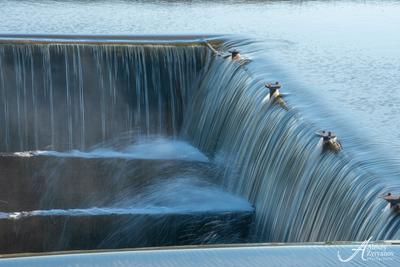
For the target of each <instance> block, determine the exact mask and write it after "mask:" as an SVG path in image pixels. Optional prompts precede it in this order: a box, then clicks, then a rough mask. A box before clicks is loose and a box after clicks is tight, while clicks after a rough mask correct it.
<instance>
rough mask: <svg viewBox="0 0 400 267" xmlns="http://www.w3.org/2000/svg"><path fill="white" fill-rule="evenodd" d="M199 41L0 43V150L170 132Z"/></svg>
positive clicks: (202, 53) (198, 55)
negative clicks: (174, 43)
mask: <svg viewBox="0 0 400 267" xmlns="http://www.w3.org/2000/svg"><path fill="white" fill-rule="evenodd" d="M206 53H207V50H206V49H204V47H202V46H181V47H175V46H171V45H169V46H168V45H151V46H144V45H141V46H135V45H118V46H117V45H89V44H86V45H76V44H2V45H0V94H1V100H0V105H1V108H0V125H2V126H1V129H0V139H1V140H2V142H0V151H6V152H10V151H26V150H38V149H48V150H71V149H81V150H84V149H87V148H88V147H90V146H92V145H94V144H97V143H99V142H102V141H105V140H109V139H112V138H114V137H116V133H132V134H134V135H150V134H162V135H167V136H177V135H178V132H179V127H180V125H181V121H182V114H183V113H184V112H183V109H184V108H185V107H184V105H185V103H187V99H186V98H187V97H188V96H187V93H188V90H189V89H190V87H191V84H192V83H193V82H194V80H195V79H196V77H197V76H198V72H199V71H200V69H201V67H202V66H203V65H204V60H205V59H206V58H207V57H206Z"/></svg>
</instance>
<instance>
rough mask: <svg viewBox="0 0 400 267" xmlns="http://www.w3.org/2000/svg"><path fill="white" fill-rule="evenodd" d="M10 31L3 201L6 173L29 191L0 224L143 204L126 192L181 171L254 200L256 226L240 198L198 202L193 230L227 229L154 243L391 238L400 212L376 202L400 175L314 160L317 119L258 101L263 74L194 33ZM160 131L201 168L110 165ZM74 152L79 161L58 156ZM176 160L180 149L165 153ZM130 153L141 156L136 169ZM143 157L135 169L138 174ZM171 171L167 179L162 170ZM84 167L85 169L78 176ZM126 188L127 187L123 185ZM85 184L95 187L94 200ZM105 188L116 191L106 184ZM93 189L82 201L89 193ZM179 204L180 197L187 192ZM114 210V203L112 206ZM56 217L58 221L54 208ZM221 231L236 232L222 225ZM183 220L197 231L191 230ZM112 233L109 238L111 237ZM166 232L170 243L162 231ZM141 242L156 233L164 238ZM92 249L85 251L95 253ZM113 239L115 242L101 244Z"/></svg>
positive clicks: (3, 88) (0, 60)
mask: <svg viewBox="0 0 400 267" xmlns="http://www.w3.org/2000/svg"><path fill="white" fill-rule="evenodd" d="M11 39H12V40H14V41H12V42H11V41H10V40H6V41H4V40H3V41H1V43H0V94H1V96H2V97H1V101H0V124H1V125H2V127H1V129H0V139H1V141H0V151H1V152H2V153H3V154H4V155H3V156H2V157H0V160H1V161H2V164H1V169H2V173H1V180H2V181H1V183H2V184H3V185H4V186H3V188H4V191H5V193H4V195H6V196H7V194H6V192H11V191H9V190H7V185H8V184H9V182H8V179H12V180H13V183H15V186H14V188H19V189H21V188H25V189H26V191H25V192H24V193H17V191H15V193H14V194H13V193H9V195H8V196H7V198H6V199H4V201H5V202H9V203H10V204H9V205H12V204H13V203H16V204H15V206H14V207H13V208H9V209H7V208H3V209H2V212H4V213H6V215H5V216H3V217H5V218H2V219H0V220H7V222H6V223H9V222H10V215H12V213H13V212H17V213H18V212H20V213H21V212H25V213H21V214H22V215H25V217H24V216H22V218H24V219H26V218H28V219H29V218H31V217H32V216H30V215H29V214H30V213H29V211H36V213H33V214H36V215H38V214H49V213H46V212H44V211H45V210H46V209H47V210H57V209H63V210H69V211H72V212H76V211H77V209H90V208H93V207H97V206H98V205H101V207H105V206H106V207H107V208H109V207H108V206H112V205H111V204H115V203H114V202H116V203H117V204H118V205H121V203H123V204H126V203H127V202H129V201H132V200H135V201H136V202H139V203H140V199H135V197H136V196H141V195H140V193H141V192H142V191H141V190H143V188H145V187H147V186H145V187H143V186H142V185H141V184H140V181H146V183H150V184H154V185H157V184H161V185H164V184H163V183H162V181H160V179H165V180H166V181H172V182H174V181H176V178H181V177H182V176H184V178H185V181H190V180H194V181H197V180H199V179H200V180H201V181H202V182H206V185H203V184H202V183H200V184H201V186H200V189H199V190H198V191H196V192H200V193H201V192H203V193H204V194H205V192H208V191H207V190H208V189H209V188H210V187H211V188H213V189H215V188H214V186H217V187H218V190H221V191H218V190H216V189H215V190H214V191H212V190H211V192H212V194H211V195H214V194H221V195H223V196H225V197H226V200H227V199H229V200H231V201H233V200H235V199H236V197H237V198H239V197H238V196H240V197H241V198H244V199H246V200H247V201H248V202H250V203H251V205H253V206H254V208H255V211H254V222H253V223H251V220H250V218H251V213H252V208H251V206H250V204H249V205H248V206H247V208H246V207H245V208H243V206H241V205H239V206H238V203H242V202H240V201H238V202H234V201H233V202H232V203H233V204H232V205H231V206H228V207H226V208H225V210H222V211H223V213H221V210H212V209H211V210H200V214H203V215H204V213H206V215H207V216H211V217H209V218H212V219H210V220H206V221H204V220H203V218H207V216H200V218H202V219H201V220H199V221H200V222H199V223H198V224H197V226H196V227H197V228H196V227H195V229H200V228H201V225H202V224H207V222H210V221H215V218H218V221H221V222H222V223H221V225H223V227H215V228H212V227H211V229H210V231H209V232H206V233H205V234H204V235H200V236H207V233H217V234H218V231H219V233H221V235H220V237H221V238H215V239H198V238H197V237H198V236H194V238H193V239H191V240H190V241H189V242H187V243H179V242H177V241H175V243H174V242H172V243H171V242H165V243H151V244H150V245H163V244H168V245H170V244H172V245H174V244H197V243H198V244H201V243H206V242H207V241H206V240H211V241H210V243H232V242H308V241H338V240H339V241H340V240H343V241H361V240H365V239H368V238H370V237H371V236H372V237H373V239H374V240H381V239H399V236H400V233H399V225H398V223H397V222H398V216H397V215H396V214H394V213H391V212H390V211H382V210H383V208H384V203H382V202H381V201H380V200H379V199H377V198H376V196H378V195H381V194H383V193H384V192H385V190H386V188H392V189H396V188H400V187H399V185H398V183H397V182H395V181H387V180H384V179H381V177H379V176H378V175H376V174H374V173H373V172H370V171H369V170H366V169H365V168H363V167H362V166H361V164H360V163H359V162H358V161H357V160H354V159H351V158H350V157H348V156H347V155H346V153H345V152H344V153H341V154H339V155H335V154H332V153H325V154H321V153H320V140H319V139H318V138H316V137H315V134H314V132H315V130H316V129H315V127H314V126H313V125H310V124H308V123H307V122H306V121H304V119H303V118H302V117H301V114H299V113H298V112H297V111H296V110H293V109H289V110H288V111H286V110H284V109H282V108H280V107H279V106H277V105H272V104H271V103H265V102H263V99H265V97H266V96H267V94H268V92H267V91H266V90H265V89H264V86H263V83H264V82H265V81H264V80H263V79H261V78H260V77H259V76H257V75H255V74H254V73H253V72H252V71H253V70H252V69H251V67H250V66H247V65H243V64H241V63H240V62H233V61H230V60H226V59H224V58H222V57H217V56H215V55H214V54H213V53H212V51H211V50H210V49H209V48H208V47H207V46H206V45H205V44H204V40H202V39H196V40H194V41H191V42H187V41H183V42H176V41H171V40H162V41H160V40H158V41H157V40H153V41H151V42H150V41H149V42H146V41H143V40H139V41H127V42H126V41H120V43H118V44H112V43H107V42H104V40H100V41H91V42H88V41H83V42H75V43H71V42H73V40H72V41H71V40H69V41H67V42H65V41H60V40H57V38H54V40H50V41H49V40H48V39H43V38H40V37H37V38H31V39H35V40H33V41H32V40H31V41H28V42H21V41H20V40H19V39H17V38H14V39H13V38H11ZM28 39H29V38H28ZM67 39H68V38H67ZM89 39H90V38H89ZM209 41H210V42H214V43H213V45H215V47H216V48H217V49H218V50H220V51H225V52H226V51H227V50H228V49H229V48H230V47H232V46H233V45H234V44H235V42H234V41H227V42H225V41H226V40H224V39H222V38H221V40H219V39H218V38H216V39H210V40H209ZM237 45H238V46H240V43H238V44H237ZM250 64H251V63H250ZM263 71H264V72H265V75H266V77H269V78H273V76H272V74H271V73H269V70H268V69H266V70H263ZM289 104H290V103H289ZM160 137H162V138H166V139H167V140H170V141H171V140H172V142H176V141H177V140H178V141H185V142H186V143H188V144H190V146H192V148H193V149H196V150H197V151H199V153H201V154H202V155H203V156H204V157H205V158H206V159H207V160H206V161H205V162H204V161H202V160H200V162H199V159H198V158H195V159H191V160H186V161H185V162H182V161H178V162H177V164H175V163H174V164H172V165H169V163H168V162H165V161H164V160H166V158H163V161H158V162H157V161H154V159H151V158H150V159H144V161H143V159H127V158H122V159H121V158H120V159H115V155H116V154H118V155H121V153H122V154H124V155H129V153H132V151H130V152H129V151H128V152H126V151H125V152H126V153H124V149H125V148H126V147H127V146H130V145H132V144H139V145H140V144H142V140H143V138H145V139H149V140H154V139H155V140H157V138H160ZM175 145H176V144H175ZM104 149H106V153H105V154H106V155H109V156H106V157H103V159H98V158H97V159H95V160H94V159H93V157H96V156H93V155H97V154H96V152H98V151H99V150H100V151H102V150H104ZM154 149H155V151H156V153H155V155H157V154H158V153H159V152H160V151H159V150H157V149H156V148H154V146H153V147H151V146H150V147H147V148H146V150H142V153H141V155H144V154H146V153H150V154H151V153H152V151H154ZM27 151H32V152H27ZM40 151H42V152H43V153H44V155H40ZM24 153H27V154H24ZM31 153H32V154H31ZM35 153H36V154H35ZM74 153H75V155H78V156H75V157H69V156H68V155H74ZM180 154H182V151H176V152H175V155H180ZM24 155H28V156H27V157H24ZM85 155H86V156H85ZM91 155H92V156H91ZM110 155H111V156H110ZM204 157H201V159H204ZM167 159H168V158H167ZM189 159H190V157H189ZM140 160H141V162H142V163H138V162H139V161H140ZM180 160H181V159H180ZM10 162H11V163H10ZM54 162H57V163H54ZM175 162H176V161H175ZM170 163H171V162H170ZM21 165H23V166H25V167H21ZM26 165H28V167H26ZM140 165H142V166H144V167H143V168H142V170H141V171H139V172H138V173H135V171H134V170H136V167H137V166H140ZM90 166H92V167H90ZM151 166H156V167H151ZM165 166H167V167H165ZM171 166H172V167H171ZM24 168H27V169H25V170H26V171H25V172H24V171H23V170H24ZM153 168H154V169H155V170H152V169H153ZM188 169H189V170H188ZM64 170H69V171H64ZM74 170H75V173H74ZM171 170H174V171H171ZM112 171H114V172H112ZM169 172H170V174H171V175H170V176H168V175H164V174H165V173H167V174H168V173H169ZM35 173H36V175H35V177H33V176H32V175H33V174H35ZM81 173H85V174H86V176H85V177H84V176H80V174H81ZM30 176H32V177H30ZM162 176H166V177H162ZM199 176H200V178H199ZM10 177H13V178H10ZM121 177H122V178H121ZM33 178H35V179H36V180H35V179H33ZM97 178H98V180H97ZM155 178H157V179H155ZM108 179H109V180H108ZM152 181H155V182H153V183H152ZM125 182H127V184H125ZM80 183H82V184H80ZM85 183H86V184H85ZM135 183H138V185H135ZM195 184H196V183H195ZM21 185H23V186H21ZM172 185H174V183H172ZM74 186H76V188H74ZM96 186H97V187H96ZM113 186H115V187H113ZM125 186H126V188H128V189H132V190H126V191H124V189H125ZM149 186H150V185H149ZM196 186H198V184H196ZM156 187H157V186H156ZM157 188H158V187H157ZM165 188H168V187H165ZM190 188H192V187H190ZM196 188H197V187H196ZM95 189H99V191H98V195H95V193H96V190H95ZM108 189H110V190H109V191H110V192H112V193H110V192H105V191H107V190H108ZM174 189H176V187H174V186H172V187H171V191H172V194H168V196H169V197H170V198H171V197H172V198H175V200H177V201H175V202H174V201H172V204H171V205H172V206H171V207H172V208H171V214H175V215H176V213H177V212H176V209H174V207H175V208H176V204H177V203H176V202H179V200H180V199H181V198H182V195H181V194H179V193H176V194H175V195H174V194H173V192H174ZM68 190H70V191H68ZM135 190H137V191H135ZM91 191H93V192H94V196H93V197H92V198H90V197H89V196H88V195H85V192H91ZM150 191H151V192H156V193H155V195H156V196H157V195H158V194H160V191H157V190H150ZM26 192H27V193H29V194H31V195H32V196H31V199H32V200H34V201H36V202H32V201H28V202H27V203H28V204H30V205H33V206H19V205H20V203H17V202H18V200H19V199H23V198H24V196H23V195H24V194H25V193H26ZM143 192H146V191H143ZM177 192H179V190H178V191H177ZM190 192H192V191H190ZM221 192H225V193H226V195H224V194H222V193H221ZM227 192H230V193H227ZM118 193H121V196H118ZM63 194H64V195H63ZM189 195H192V193H190V194H189ZM200 195H202V194H200ZM160 196H162V194H161V195H160ZM205 196H207V194H205ZM54 197H57V198H58V199H57V198H56V199H54ZM170 198H168V199H170ZM241 198H240V199H241ZM2 200H3V199H2ZM117 200H120V201H117ZM151 200H152V201H150V202H147V203H142V204H143V205H142V207H143V206H144V207H147V206H149V205H155V203H157V205H158V207H162V208H165V206H166V205H164V203H163V202H162V201H163V200H164V201H167V199H166V198H162V197H160V198H159V199H151ZM57 201H58V202H57ZM73 201H76V202H75V203H73ZM185 201H188V202H189V203H190V201H191V199H190V198H187V199H185ZM215 201H216V202H215V203H220V202H219V201H221V202H224V200H223V199H222V200H221V199H219V200H218V199H216V200H215ZM68 203H69V204H68ZM199 203H201V201H199V202H197V204H199ZM67 204H68V205H67ZM242 204H243V203H242ZM118 205H117V206H114V207H116V208H120V207H121V206H118ZM5 206H7V205H5ZM210 206H213V205H212V204H210ZM101 207H100V208H101ZM123 207H124V206H123ZM129 207H130V208H132V206H129ZM139 207H140V206H139ZM187 207H188V208H187V209H186V210H185V211H184V214H187V213H189V215H190V216H189V217H187V220H188V221H193V222H196V216H199V213H196V214H195V215H193V211H196V207H193V205H192V206H190V205H188V206H187ZM134 208H137V206H134ZM190 211H192V212H190ZM88 212H90V210H89V211H88ZM226 212H228V215H227V214H226ZM56 214H57V216H60V212H59V213H56ZM178 214H179V213H178ZM53 215H54V214H53ZM64 215H65V213H64ZM125 215H126V214H125ZM102 216H104V214H103V215H102ZM215 216H217V217H215ZM219 216H222V217H219ZM232 216H233V217H232ZM235 216H236V217H235ZM40 219H43V218H40ZM180 220H181V219H177V221H180ZM224 220H225V222H227V223H224ZM151 221H152V220H151V219H149V221H148V222H151ZM16 222H17V221H16ZM17 223H19V222H17ZM62 223H64V221H62V222H61V224H62ZM78 224H79V222H78ZM91 224H92V222H89V224H88V225H91ZM123 224H124V225H129V222H128V221H126V222H124V223H123ZM168 224H172V223H171V221H170V222H169V223H167V224H166V225H168ZM195 225H196V224H195ZM228 225H231V226H232V227H233V228H232V229H233V230H232V231H229V227H227V226H228ZM164 226H165V225H164ZM166 227H168V226H166ZM182 227H183V228H185V229H193V225H189V226H188V227H187V226H186V225H183V226H182ZM72 228H73V227H72ZM72 228H70V229H72ZM161 228H162V227H161ZM7 229H12V227H10V228H7ZM60 229H61V228H60ZM110 229H111V230H110V234H112V233H113V232H118V231H117V230H115V228H112V227H111V228H110ZM119 229H120V228H119ZM178 229H180V228H178ZM227 229H228V230H227ZM222 230H227V231H222ZM10 231H11V230H10ZM136 231H137V229H136ZM70 232H72V230H70ZM134 232H135V231H134V230H132V231H131V232H130V233H131V234H132V233H134ZM161 232H162V231H161ZM248 232H249V233H248ZM78 233H79V232H78ZM2 236H4V233H2ZM217 236H218V235H217ZM238 236H239V237H240V238H238ZM7 238H10V237H7ZM164 238H166V239H167V240H170V239H171V236H168V235H165V236H164ZM144 239H146V240H157V239H160V235H159V236H153V237H152V238H150V237H145V238H144ZM93 240H96V239H93ZM136 240H137V238H136ZM64 241H65V240H64ZM37 242H38V243H40V240H39V241H37ZM97 242H98V244H99V243H101V242H100V241H97ZM60 243H61V244H64V246H62V245H60V246H59V247H56V248H55V249H56V250H62V249H68V248H69V247H68V246H67V245H66V244H70V242H64V243H63V242H60ZM94 243H96V242H94ZM103 244H104V243H103ZM109 244H111V243H109ZM91 245H92V246H89V247H84V248H98V247H96V246H95V245H94V244H93V243H92V244H91ZM143 245H146V244H145V242H144V243H140V242H139V243H136V244H135V243H134V242H131V243H129V242H128V243H124V244H123V245H121V246H123V247H132V246H143ZM53 246H54V245H53ZM115 247H118V244H117V245H112V246H111V245H110V247H108V248H115ZM70 248H72V249H73V248H75V249H76V248H80V247H79V246H77V247H76V246H72V247H70ZM100 248H107V246H103V247H101V246H100ZM53 249H54V248H53ZM16 250H18V248H16ZM38 250H40V249H38ZM44 250H52V249H51V248H47V247H46V248H45V249H44ZM35 251H37V250H35Z"/></svg>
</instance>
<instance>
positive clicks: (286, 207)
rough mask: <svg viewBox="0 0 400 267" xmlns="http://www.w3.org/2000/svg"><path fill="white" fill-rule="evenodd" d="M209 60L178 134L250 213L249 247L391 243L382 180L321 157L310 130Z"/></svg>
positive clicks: (247, 78)
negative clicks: (210, 162) (218, 170)
mask: <svg viewBox="0 0 400 267" xmlns="http://www.w3.org/2000/svg"><path fill="white" fill-rule="evenodd" d="M255 77H256V75H253V74H252V72H251V70H249V69H248V68H246V67H245V66H242V65H241V64H239V63H237V62H231V61H228V60H225V61H224V60H222V59H220V58H216V59H215V61H214V62H213V64H212V65H211V67H210V68H209V69H208V70H207V71H206V72H205V74H204V77H203V78H202V79H201V80H200V82H199V84H198V86H197V88H198V89H197V92H196V94H195V95H194V97H193V99H192V104H191V105H189V106H190V107H191V110H190V111H189V112H188V114H186V115H187V117H185V127H184V133H185V135H187V136H190V138H191V139H192V142H193V144H194V145H195V146H197V147H198V148H200V149H201V150H203V151H205V152H206V153H208V154H209V155H210V156H211V157H212V158H213V159H214V161H215V162H216V163H217V164H218V165H220V166H221V167H222V169H223V171H222V173H223V184H224V186H225V187H226V188H228V189H229V190H230V191H232V192H234V193H236V194H240V195H242V196H244V197H246V198H247V199H249V200H250V202H252V203H253V204H254V206H255V207H256V221H255V227H254V233H253V234H254V241H256V242H306V241H336V240H366V239H368V238H369V237H371V236H372V237H373V239H377V240H380V239H398V238H399V237H400V227H399V225H398V223H397V222H398V216H397V214H395V213H393V212H391V211H389V210H387V211H382V210H383V208H384V205H385V203H384V202H383V201H382V200H381V199H379V198H377V196H379V195H382V194H383V193H384V192H385V189H387V188H393V187H396V188H397V189H399V184H398V182H396V181H387V180H385V179H382V177H379V176H378V175H377V174H374V173H373V172H371V170H368V169H366V168H364V167H363V166H362V164H361V163H360V162H359V161H357V160H356V159H354V158H351V157H349V156H347V155H346V151H343V152H341V153H339V154H333V153H321V143H320V138H318V137H317V136H316V135H315V131H316V130H317V128H315V127H313V126H312V125H310V124H309V123H307V122H306V121H304V120H303V119H302V117H301V114H298V112H297V111H293V110H292V109H290V110H289V111H286V110H285V109H283V108H281V107H280V106H279V105H276V104H271V103H270V102H266V103H265V102H264V101H263V99H264V98H265V97H266V95H267V94H268V91H267V90H266V89H265V88H264V86H263V83H262V82H263V81H261V80H259V79H257V78H255Z"/></svg>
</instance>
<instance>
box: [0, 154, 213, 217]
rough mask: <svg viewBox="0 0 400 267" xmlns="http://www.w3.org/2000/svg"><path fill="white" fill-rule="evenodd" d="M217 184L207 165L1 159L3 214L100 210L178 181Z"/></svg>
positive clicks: (192, 162)
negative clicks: (158, 185)
mask: <svg viewBox="0 0 400 267" xmlns="http://www.w3.org/2000/svg"><path fill="white" fill-rule="evenodd" d="M183 176H184V177H197V178H200V179H202V180H206V181H209V182H210V183H218V181H217V180H218V177H217V175H216V171H215V169H214V168H213V167H212V166H211V165H210V164H209V163H206V162H199V161H186V160H144V159H121V158H80V157H54V156H29V157H24V156H16V155H13V154H8V155H6V154H3V155H1V156H0V211H3V212H12V211H24V210H25V211H26V210H28V211H29V210H39V209H70V208H91V207H93V206H97V207H101V206H105V205H109V204H110V203H114V202H119V201H121V200H122V199H126V198H129V197H130V198H132V197H133V196H135V195H138V194H139V193H140V192H142V191H143V190H144V189H145V188H147V187H148V186H150V185H152V184H156V183H159V182H160V181H162V180H167V179H171V178H173V177H183Z"/></svg>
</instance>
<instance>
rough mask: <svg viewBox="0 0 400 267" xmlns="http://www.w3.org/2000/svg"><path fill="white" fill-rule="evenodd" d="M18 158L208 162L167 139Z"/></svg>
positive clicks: (182, 144)
mask: <svg viewBox="0 0 400 267" xmlns="http://www.w3.org/2000/svg"><path fill="white" fill-rule="evenodd" d="M14 155H16V156H25V157H26V156H53V157H76V158H122V159H153V160H187V161H201V162H208V158H207V156H205V155H204V154H203V153H201V152H200V151H199V150H198V149H197V148H195V147H193V146H191V145H190V144H188V143H187V142H184V141H179V140H171V139H166V138H156V139H148V138H146V139H142V140H140V141H139V142H137V143H135V144H132V145H129V146H127V147H126V148H123V149H121V150H116V149H113V148H95V149H92V150H89V151H80V150H72V151H67V152H59V151H43V150H38V151H32V152H15V153H14Z"/></svg>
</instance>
